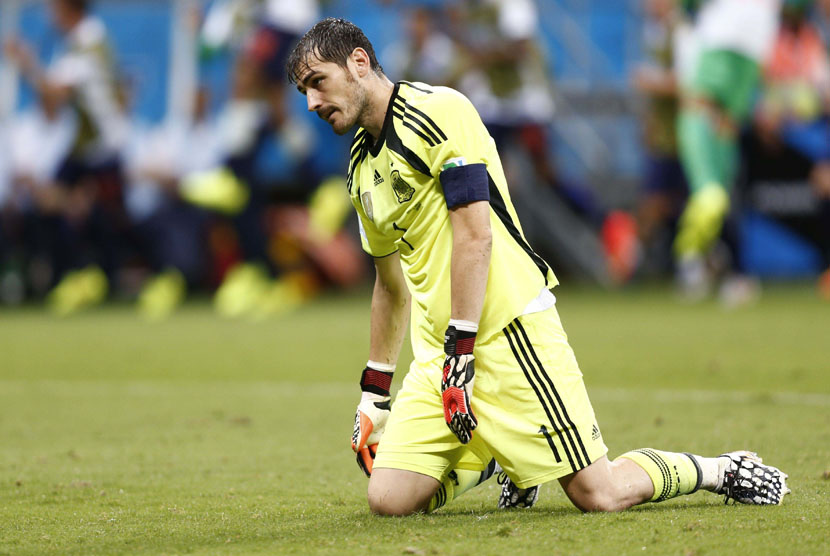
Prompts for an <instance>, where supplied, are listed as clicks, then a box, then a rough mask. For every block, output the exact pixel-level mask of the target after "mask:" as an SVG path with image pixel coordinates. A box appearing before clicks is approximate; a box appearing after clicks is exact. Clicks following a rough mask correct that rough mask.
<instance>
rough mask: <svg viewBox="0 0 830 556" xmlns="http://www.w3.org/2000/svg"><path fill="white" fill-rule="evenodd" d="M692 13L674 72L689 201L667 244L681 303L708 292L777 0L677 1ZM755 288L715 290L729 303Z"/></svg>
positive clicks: (741, 285)
mask: <svg viewBox="0 0 830 556" xmlns="http://www.w3.org/2000/svg"><path fill="white" fill-rule="evenodd" d="M684 5H685V7H686V8H687V10H688V11H689V12H690V13H692V14H693V18H694V28H693V41H694V43H693V46H692V47H690V48H691V49H692V50H693V51H694V52H693V54H691V55H688V54H687V59H686V60H685V67H684V69H683V70H681V73H680V75H681V83H682V85H683V87H682V106H681V112H680V117H679V120H678V144H679V148H680V158H681V160H682V162H683V169H684V171H685V174H686V179H687V181H688V184H689V190H690V196H689V200H688V202H687V204H686V207H685V208H684V210H683V214H682V215H681V217H680V221H679V227H678V232H677V236H676V238H675V241H674V257H675V265H676V272H677V284H678V287H679V290H680V293H681V294H682V295H683V296H684V297H685V298H686V299H688V300H692V301H694V300H699V299H701V298H703V297H704V296H706V295H707V294H708V293H709V289H710V285H711V276H710V272H709V269H708V268H707V260H706V259H707V255H709V254H710V252H711V251H712V248H713V246H714V245H715V243H716V241H717V240H718V238H719V237H720V235H721V231H722V229H723V225H724V222H725V220H726V218H727V215H728V214H729V208H730V192H731V190H732V186H733V182H734V180H735V175H736V171H737V164H738V155H737V149H738V134H739V132H740V130H741V128H742V126H744V124H746V122H747V119H748V118H749V116H750V114H751V112H752V108H753V104H754V101H755V98H756V93H757V92H758V87H759V85H760V75H761V65H762V64H763V62H764V61H765V60H766V58H767V56H768V55H769V53H770V50H771V49H772V46H773V43H774V40H775V36H776V33H777V31H778V18H779V10H780V1H779V0H757V1H753V2H747V1H745V0H684ZM757 288H758V286H757V282H755V281H753V280H750V279H748V278H746V277H740V276H735V277H733V278H730V279H729V280H728V281H725V282H724V283H723V285H722V294H727V292H729V297H731V298H732V300H730V301H729V303H742V302H743V301H741V300H740V298H744V299H745V300H746V301H750V300H751V299H753V298H754V297H756V296H757V291H758V290H757Z"/></svg>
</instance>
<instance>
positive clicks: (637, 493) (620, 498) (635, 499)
mask: <svg viewBox="0 0 830 556" xmlns="http://www.w3.org/2000/svg"><path fill="white" fill-rule="evenodd" d="M559 482H560V484H561V485H562V488H563V489H564V490H565V494H567V495H568V498H569V499H570V500H571V502H572V503H573V505H574V506H576V507H577V508H579V509H580V510H582V511H583V512H618V511H620V510H625V509H626V508H630V507H631V506H633V505H635V504H639V503H641V502H645V501H646V500H648V499H649V497H650V496H651V494H652V493H653V485H652V484H651V480H650V479H649V478H648V475H647V474H646V473H645V472H644V471H643V470H642V468H641V467H639V466H638V465H637V464H636V463H634V462H632V461H630V460H627V459H622V458H621V459H620V460H618V461H614V462H610V461H608V458H606V457H605V456H603V457H601V458H599V459H598V460H597V461H595V462H594V463H592V464H591V465H589V466H588V467H586V468H584V469H582V470H580V471H578V472H576V473H574V474H572V475H568V476H567V477H562V478H561V479H560V480H559Z"/></svg>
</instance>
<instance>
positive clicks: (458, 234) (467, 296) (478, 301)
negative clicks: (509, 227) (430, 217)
mask: <svg viewBox="0 0 830 556" xmlns="http://www.w3.org/2000/svg"><path fill="white" fill-rule="evenodd" d="M489 218H490V206H489V203H486V202H479V203H474V204H471V205H469V206H467V207H461V208H459V209H456V210H455V211H453V212H452V213H451V219H452V225H453V245H452V263H451V275H450V284H451V286H450V289H451V295H452V304H451V309H450V318H451V319H454V320H466V321H470V322H473V323H476V324H478V321H479V319H481V312H482V309H483V307H484V293H485V291H486V290H487V275H488V273H489V271H490V254H491V250H492V244H493V240H492V236H491V231H490V220H489Z"/></svg>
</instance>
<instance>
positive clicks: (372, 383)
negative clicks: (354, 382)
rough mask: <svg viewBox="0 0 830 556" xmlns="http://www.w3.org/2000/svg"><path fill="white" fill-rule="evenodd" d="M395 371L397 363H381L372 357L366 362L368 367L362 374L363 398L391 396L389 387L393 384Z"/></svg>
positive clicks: (361, 387)
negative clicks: (372, 395)
mask: <svg viewBox="0 0 830 556" xmlns="http://www.w3.org/2000/svg"><path fill="white" fill-rule="evenodd" d="M394 373H395V365H394V364H391V363H379V362H377V361H372V360H371V359H370V360H369V361H367V362H366V368H364V369H363V373H362V374H361V375H360V389H361V390H362V391H363V398H367V397H371V396H367V394H370V395H371V394H374V395H376V396H382V397H387V396H389V388H390V387H391V386H392V376H393V375H394Z"/></svg>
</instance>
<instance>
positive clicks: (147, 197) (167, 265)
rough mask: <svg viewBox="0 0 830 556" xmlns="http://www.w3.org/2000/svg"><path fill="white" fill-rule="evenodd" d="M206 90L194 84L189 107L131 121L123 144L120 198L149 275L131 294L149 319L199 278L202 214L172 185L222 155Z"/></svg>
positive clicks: (164, 312) (203, 256) (203, 249)
mask: <svg viewBox="0 0 830 556" xmlns="http://www.w3.org/2000/svg"><path fill="white" fill-rule="evenodd" d="M208 102H209V93H208V91H207V89H205V88H200V89H199V90H198V91H197V92H196V99H195V102H194V115H193V118H192V120H190V119H188V118H173V119H170V120H168V121H166V122H165V123H164V124H163V125H161V126H157V127H143V126H139V125H137V124H136V125H135V126H134V129H133V131H132V132H131V134H130V141H129V142H128V145H127V147H126V149H125V152H124V165H125V173H126V177H127V184H128V187H127V193H126V205H127V210H128V213H129V215H130V218H131V220H132V223H133V231H132V234H131V235H132V236H133V238H134V240H135V243H136V244H137V247H138V252H139V253H140V254H141V255H143V257H144V259H145V260H146V261H147V263H148V265H149V268H150V271H151V275H150V276H149V277H148V279H147V280H146V281H145V283H144V284H143V286H142V289H141V291H140V293H139V296H138V310H139V311H140V313H141V314H142V315H143V316H145V317H146V318H149V319H151V320H160V319H163V318H165V317H167V316H168V315H170V314H171V313H172V312H173V311H174V310H175V309H176V307H177V306H178V305H179V304H180V303H181V302H182V301H183V300H184V297H185V295H186V293H187V290H188V289H189V288H193V287H198V286H200V285H204V283H205V282H206V273H207V268H206V266H207V263H208V260H209V257H208V249H207V245H206V243H207V225H208V215H207V214H206V213H205V211H203V210H202V209H200V208H198V207H196V206H194V205H192V204H190V203H186V202H185V201H184V200H183V199H182V198H181V195H180V193H179V188H180V187H181V183H182V180H183V178H184V177H185V176H187V175H188V174H190V173H193V172H200V171H205V170H209V169H212V168H214V167H216V165H218V164H220V163H221V162H222V160H223V158H224V153H223V150H222V136H221V134H220V133H219V129H218V125H217V123H216V121H215V119H213V118H210V117H209V115H208Z"/></svg>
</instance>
